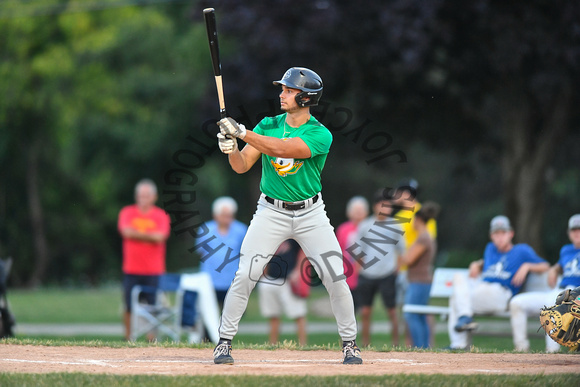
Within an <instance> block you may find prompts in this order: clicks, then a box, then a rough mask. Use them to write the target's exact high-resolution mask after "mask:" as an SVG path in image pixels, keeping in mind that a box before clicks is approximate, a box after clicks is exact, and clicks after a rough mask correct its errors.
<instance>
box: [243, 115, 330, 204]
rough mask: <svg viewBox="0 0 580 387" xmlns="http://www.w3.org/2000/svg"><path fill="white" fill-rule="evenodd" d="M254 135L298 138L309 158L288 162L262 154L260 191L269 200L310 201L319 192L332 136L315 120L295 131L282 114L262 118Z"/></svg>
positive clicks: (312, 118)
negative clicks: (308, 152) (306, 148)
mask: <svg viewBox="0 0 580 387" xmlns="http://www.w3.org/2000/svg"><path fill="white" fill-rule="evenodd" d="M254 132H255V133H258V134H262V135H264V136H270V137H277V138H282V139H284V138H292V137H299V138H301V139H302V140H303V141H304V142H305V143H306V145H308V148H310V153H311V156H310V158H308V159H289V158H281V157H272V156H268V155H266V154H262V180H261V182H260V190H261V191H262V192H263V193H264V194H266V195H267V196H270V197H271V198H274V199H278V200H284V201H287V202H297V201H300V200H306V199H308V198H311V197H312V196H314V195H316V194H317V193H318V192H320V190H321V188H322V183H321V182H320V175H321V173H322V168H324V163H325V162H326V156H327V155H328V151H329V150H330V144H332V134H331V133H330V131H329V130H328V129H327V128H326V127H325V126H324V125H322V124H321V123H320V122H318V120H317V119H316V118H314V117H313V116H310V119H309V120H308V121H307V122H306V123H305V124H303V125H301V126H300V127H298V128H293V127H291V126H290V125H288V124H287V123H286V113H284V114H280V115H278V116H275V117H266V118H264V119H263V120H262V121H260V123H259V124H258V125H256V127H255V128H254Z"/></svg>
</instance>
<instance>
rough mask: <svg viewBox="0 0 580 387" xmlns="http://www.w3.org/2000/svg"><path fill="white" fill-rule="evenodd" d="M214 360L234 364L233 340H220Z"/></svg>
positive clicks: (219, 362) (214, 353) (217, 362)
mask: <svg viewBox="0 0 580 387" xmlns="http://www.w3.org/2000/svg"><path fill="white" fill-rule="evenodd" d="M213 362H214V363H215V364H234V358H233V357H232V342H231V341H229V340H220V341H219V343H218V345H216V347H215V349H214V350H213Z"/></svg>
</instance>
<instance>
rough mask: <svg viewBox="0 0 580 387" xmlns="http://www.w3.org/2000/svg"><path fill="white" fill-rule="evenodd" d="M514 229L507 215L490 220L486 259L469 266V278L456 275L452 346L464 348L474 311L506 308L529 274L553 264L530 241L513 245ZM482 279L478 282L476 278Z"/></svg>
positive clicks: (450, 319) (454, 279)
mask: <svg viewBox="0 0 580 387" xmlns="http://www.w3.org/2000/svg"><path fill="white" fill-rule="evenodd" d="M513 237H514V231H513V230H512V227H511V225H510V221H509V219H508V218H507V217H505V216H502V215H499V216H496V217H494V218H493V219H492V220H491V224H490V238H491V242H490V243H488V244H487V246H486V248H485V252H484V254H483V259H480V260H478V261H474V262H472V263H471V264H470V265H469V277H470V278H467V277H466V276H465V275H456V276H455V277H454V278H453V294H452V296H451V298H450V300H449V306H450V309H451V310H450V313H449V321H448V331H449V339H450V341H451V345H450V347H449V348H450V349H465V348H466V347H467V346H468V344H467V331H470V330H474V329H476V328H477V324H476V323H475V322H474V321H473V314H474V313H498V312H503V311H505V310H507V308H508V303H509V301H510V299H511V298H512V296H514V295H515V294H518V292H519V291H520V289H521V287H522V285H523V284H524V282H525V280H526V277H527V275H528V273H531V272H533V273H542V272H545V271H547V270H548V269H549V268H550V265H549V264H548V263H547V262H546V261H545V260H543V259H542V258H540V257H539V256H538V255H537V254H536V252H535V251H534V250H533V249H532V248H531V247H530V246H529V245H527V244H524V243H518V244H516V245H514V244H513V242H512V239H513ZM476 279H479V281H476Z"/></svg>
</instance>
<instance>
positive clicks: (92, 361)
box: [0, 359, 493, 372]
mask: <svg viewBox="0 0 580 387" xmlns="http://www.w3.org/2000/svg"><path fill="white" fill-rule="evenodd" d="M0 361H2V362H7V363H34V364H58V365H80V366H89V365H91V366H100V367H112V368H119V367H121V365H115V364H112V363H117V364H126V363H161V364H175V363H197V364H213V360H199V359H191V360H185V359H182V360H164V359H108V360H102V359H101V360H96V359H79V360H77V361H59V360H28V359H0ZM364 362H366V363H371V364H372V363H398V364H401V365H407V366H423V365H434V364H435V363H424V362H418V361H416V360H403V359H364ZM256 363H270V364H276V363H281V364H290V363H303V364H314V363H336V364H340V363H341V362H340V360H339V359H315V360H314V359H294V360H290V359H278V360H274V359H271V360H269V359H263V360H253V361H252V360H237V361H236V364H238V365H239V364H256ZM363 364H364V363H363ZM480 371H485V372H493V371H488V370H480Z"/></svg>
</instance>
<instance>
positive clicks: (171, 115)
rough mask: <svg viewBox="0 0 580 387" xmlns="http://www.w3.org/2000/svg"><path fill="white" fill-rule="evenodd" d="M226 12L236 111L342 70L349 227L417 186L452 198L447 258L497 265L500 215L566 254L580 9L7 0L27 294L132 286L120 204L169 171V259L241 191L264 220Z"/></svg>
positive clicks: (1, 244)
mask: <svg viewBox="0 0 580 387" xmlns="http://www.w3.org/2000/svg"><path fill="white" fill-rule="evenodd" d="M205 7H214V8H215V9H216V16H217V24H218V32H219V39H220V48H221V56H222V72H223V78H224V87H225V94H226V105H227V107H228V112H229V114H230V115H231V116H233V117H234V118H237V119H239V120H240V121H242V122H244V123H246V124H248V125H253V124H255V123H256V122H257V121H258V120H259V119H260V118H261V117H263V116H264V115H272V114H276V113H278V110H277V109H278V104H277V96H278V92H279V90H278V88H277V87H275V86H273V85H272V81H273V80H277V79H280V78H281V76H282V75H283V73H284V72H285V71H286V69H287V68H289V67H292V66H304V67H309V68H312V69H314V70H315V71H316V72H317V73H318V74H320V75H321V77H322V79H323V80H324V85H325V88H324V95H323V97H322V101H323V103H322V104H321V105H320V106H319V107H317V108H316V109H315V110H314V114H315V116H317V117H318V118H319V119H320V120H321V121H322V122H323V123H325V124H326V125H327V126H328V127H329V128H330V129H331V130H332V132H333V134H334V142H333V146H332V148H331V153H330V156H329V158H328V160H327V164H326V168H325V170H324V174H323V195H324V200H325V202H326V205H327V211H328V214H329V216H330V218H331V221H332V223H333V224H334V225H335V226H337V225H338V224H340V223H342V222H343V221H344V220H345V218H346V217H345V211H344V210H345V204H346V202H347V200H348V199H349V198H350V197H352V196H354V195H357V194H361V195H364V196H366V197H367V198H370V197H371V195H372V193H373V192H375V191H376V189H377V188H379V187H392V186H394V185H395V184H396V183H397V182H398V181H399V180H400V179H401V178H406V177H414V178H415V179H417V180H418V182H419V184H420V188H419V195H418V196H419V200H420V201H425V200H434V201H436V202H438V203H440V204H441V206H442V212H441V215H440V218H439V219H438V225H439V234H438V243H439V256H438V265H440V266H444V265H446V266H451V267H467V265H468V263H469V262H470V261H472V260H473V259H478V258H480V257H481V254H482V252H483V247H484V244H485V243H486V242H487V240H488V225H489V221H490V219H491V217H493V216H494V215H497V214H499V213H504V214H506V215H508V216H509V217H510V218H511V220H512V223H513V224H514V227H515V231H516V240H517V241H518V242H527V243H530V244H531V245H532V246H533V247H535V248H536V249H537V251H538V252H539V253H540V254H541V255H542V256H543V257H545V258H546V259H548V260H549V261H550V262H551V263H554V262H556V260H557V259H558V252H559V249H560V247H561V246H562V245H563V244H565V243H567V242H568V240H567V236H566V226H567V220H568V218H569V217H570V216H571V215H572V214H574V213H579V212H580V195H579V192H580V173H579V166H580V152H578V149H579V146H580V130H579V127H580V114H579V111H580V110H579V109H578V108H577V107H578V106H579V102H580V98H579V97H580V87H579V86H580V3H578V2H574V1H564V0H562V1H550V2H545V1H525V2H524V1H513V2H503V1H491V0H470V1H449V0H448V1H445V0H429V1H419V0H400V1H397V0H395V1H379V0H367V1H365V2H364V5H360V3H359V2H354V1H346V0H327V1H324V0H319V1H299V0H292V1H290V0H273V1H267V2H245V1H233V0H232V1H179V0H90V1H88V0H87V1H80V0H72V1H55V0H42V1H41V0H21V1H16V0H2V1H0V36H1V39H0V163H1V174H0V257H8V256H11V257H13V259H14V264H13V267H12V272H11V274H10V278H9V282H8V284H9V286H11V287H18V288H27V287H28V288H35V287H39V286H53V285H54V286H97V285H106V284H108V283H118V282H119V281H120V279H121V238H120V236H119V234H118V232H117V228H116V223H117V216H118V212H119V210H120V209H121V207H123V206H124V205H127V204H130V203H132V202H133V188H134V185H135V183H136V182H137V181H138V180H140V179H141V178H143V177H148V178H151V179H153V180H154V181H155V182H157V184H158V186H159V189H160V199H159V202H158V205H159V206H161V207H163V208H165V209H166V210H167V211H168V212H169V213H170V214H171V215H172V219H173V220H174V225H173V234H172V236H171V237H170V239H169V241H168V256H167V264H168V270H169V271H179V270H185V269H187V268H194V267H197V265H198V257H196V256H195V255H194V254H192V253H191V252H190V251H189V249H191V248H192V247H193V236H192V234H191V230H193V226H194V225H195V224H199V223H200V222H202V221H204V220H208V219H209V218H210V217H211V211H210V205H211V202H212V201H213V199H215V198H216V197H217V196H222V195H230V196H232V197H234V198H235V199H236V200H237V201H238V203H239V205H240V209H239V213H238V219H240V220H241V221H243V222H244V223H249V221H250V219H251V216H252V214H253V212H254V210H255V207H256V206H255V202H256V200H257V198H258V182H259V177H260V168H259V167H258V166H255V167H254V168H253V170H251V171H250V172H249V173H247V174H245V175H241V176H238V175H236V174H235V173H234V172H233V171H231V169H230V167H229V165H228V163H227V160H226V157H225V156H224V155H222V154H221V153H220V152H219V151H218V150H217V146H216V144H215V133H217V127H216V126H215V124H214V123H215V121H216V120H217V119H219V114H218V105H217V94H216V91H215V83H214V78H213V73H212V70H211V61H210V56H209V49H208V43H207V38H206V31H205V26H204V24H203V15H202V10H203V9H204V8H205Z"/></svg>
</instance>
